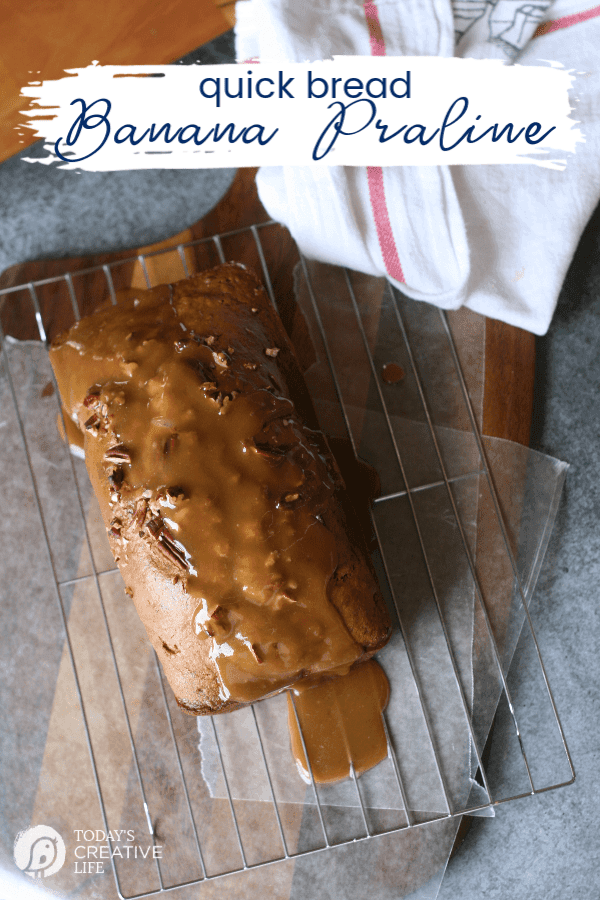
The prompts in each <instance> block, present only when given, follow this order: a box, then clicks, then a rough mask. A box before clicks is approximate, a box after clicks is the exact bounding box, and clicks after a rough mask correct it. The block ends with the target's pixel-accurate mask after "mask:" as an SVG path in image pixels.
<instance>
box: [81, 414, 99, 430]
mask: <svg viewBox="0 0 600 900" xmlns="http://www.w3.org/2000/svg"><path fill="white" fill-rule="evenodd" d="M83 427H84V428H85V429H86V430H87V431H93V430H95V431H98V429H99V428H100V419H99V417H98V416H97V415H96V413H94V414H93V415H91V416H90V417H89V419H87V420H86V421H85V422H84V424H83Z"/></svg>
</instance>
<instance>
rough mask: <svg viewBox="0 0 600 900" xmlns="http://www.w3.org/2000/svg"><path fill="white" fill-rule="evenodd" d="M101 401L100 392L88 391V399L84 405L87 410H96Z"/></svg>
mask: <svg viewBox="0 0 600 900" xmlns="http://www.w3.org/2000/svg"><path fill="white" fill-rule="evenodd" d="M99 400H100V391H97V390H94V391H88V395H87V397H86V398H85V399H84V401H83V405H84V406H85V407H86V409H95V408H96V406H97V405H98V402H99Z"/></svg>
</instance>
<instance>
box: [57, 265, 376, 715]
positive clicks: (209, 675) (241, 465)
mask: <svg viewBox="0 0 600 900" xmlns="http://www.w3.org/2000/svg"><path fill="white" fill-rule="evenodd" d="M50 355H51V361H52V365H53V367H54V371H55V374H56V378H57V381H58V386H59V390H60V394H61V399H62V404H63V408H64V411H65V415H66V416H67V417H69V418H70V419H71V420H72V421H73V422H74V423H75V424H76V425H77V426H78V427H79V429H80V430H81V432H82V433H83V436H84V449H85V458H86V465H87V469H88V472H89V475H90V479H91V481H92V485H93V488H94V490H95V493H96V495H97V497H98V500H99V503H100V508H101V512H102V516H103V518H104V522H105V525H106V528H107V531H108V536H109V540H110V543H111V548H112V551H113V553H114V556H115V559H116V561H117V563H118V566H119V568H120V570H121V573H122V575H123V579H124V581H125V585H126V593H127V594H129V595H130V596H131V597H132V599H133V602H134V604H135V606H136V608H137V611H138V613H139V616H140V618H141V620H142V622H143V623H144V625H145V627H146V629H147V632H148V636H149V638H150V640H151V642H152V645H153V647H154V649H155V650H156V653H157V654H158V657H159V659H160V661H161V664H162V666H163V668H164V671H165V674H166V677H167V679H168V681H169V683H170V685H171V687H172V689H173V691H174V693H175V696H176V698H177V702H178V703H179V705H180V706H181V707H182V708H183V709H184V710H185V711H186V712H189V713H192V714H195V715H201V714H206V713H216V712H225V711H228V710H231V709H235V708H236V707H238V706H240V705H243V704H245V703H249V702H252V701H254V700H257V699H261V698H262V697H265V696H268V695H270V694H272V693H275V692H277V691H280V690H283V689H284V688H286V687H289V686H290V685H292V684H296V683H298V682H299V681H300V680H301V679H310V680H311V681H313V680H315V679H317V678H319V677H322V676H324V675H335V674H343V673H344V672H346V671H348V670H349V669H350V668H351V667H352V666H354V665H355V664H357V663H358V662H360V661H363V660H365V659H367V658H368V657H369V656H371V655H372V654H373V653H374V652H375V651H376V650H377V649H379V648H380V647H381V646H383V644H384V643H385V642H386V640H387V638H388V635H389V631H390V622H389V617H388V613H387V610H386V607H385V604H384V601H383V599H382V596H381V593H380V590H379V587H378V585H377V581H376V578H375V575H374V572H373V569H372V566H371V562H370V559H369V556H368V553H367V551H366V548H365V544H364V540H363V538H362V536H361V533H360V528H359V526H358V522H357V520H356V516H355V514H354V512H353V510H352V506H351V504H350V503H349V502H348V496H347V493H346V489H345V486H344V484H343V481H342V479H341V476H340V474H339V471H338V468H337V466H336V463H335V461H334V459H333V457H332V455H331V453H330V451H329V448H328V445H327V442H326V440H325V438H324V437H323V435H322V434H321V432H319V431H318V430H316V428H315V423H314V421H312V420H311V406H310V401H309V400H308V398H307V394H306V389H305V386H304V382H303V378H302V374H301V372H300V369H299V366H298V363H297V361H296V358H295V356H294V352H293V349H292V347H291V344H290V342H289V340H288V338H287V335H286V332H285V330H284V328H283V326H282V324H281V321H280V319H279V317H278V315H277V314H276V312H275V311H274V310H273V308H272V306H271V303H270V301H269V299H268V297H267V295H266V293H265V291H264V290H263V288H262V286H261V285H260V282H259V281H258V279H257V278H256V277H255V276H254V275H253V274H252V273H251V272H250V271H249V270H247V269H246V268H244V267H243V266H241V265H237V264H227V265H221V266H218V267H216V268H214V269H211V270H209V271H206V272H203V273H202V274H199V275H196V276H194V277H192V278H188V279H186V280H184V281H179V282H177V283H175V284H172V285H161V286H160V287H158V288H155V289H152V290H148V291H139V292H137V293H136V292H134V291H130V292H129V296H128V297H127V298H126V299H124V300H123V301H122V302H119V304H118V305H117V306H113V305H110V304H107V305H104V306H103V307H102V308H100V309H99V310H98V311H97V312H95V313H94V314H93V315H91V316H89V317H87V318H86V319H83V320H81V321H80V322H78V323H76V324H75V325H74V326H73V327H72V328H71V329H70V331H68V332H67V333H65V334H63V335H61V336H60V337H59V338H58V339H57V340H56V341H55V343H54V344H53V346H52V349H51V354H50ZM307 683H308V682H307Z"/></svg>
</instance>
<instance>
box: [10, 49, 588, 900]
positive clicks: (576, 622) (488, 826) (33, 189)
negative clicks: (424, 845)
mask: <svg viewBox="0 0 600 900" xmlns="http://www.w3.org/2000/svg"><path fill="white" fill-rule="evenodd" d="M228 41H229V38H225V39H222V41H221V43H219V44H217V45H216V48H209V50H208V51H206V50H205V51H201V52H199V53H197V54H196V55H191V56H190V57H189V58H188V59H187V60H186V61H188V62H189V61H193V60H194V59H196V58H199V59H201V60H205V61H219V60H220V59H224V60H225V59H227V55H228V53H229V52H230V44H228V43H227V42H228ZM207 53H208V56H207V55H206V54H207ZM35 152H37V151H35ZM231 177H232V173H231V172H229V171H227V172H224V171H222V170H214V171H202V170H200V171H196V172H183V171H182V172H170V171H162V172H148V173H141V172H139V173H138V172H130V173H114V174H110V173H109V174H106V175H94V174H86V175H79V176H73V175H72V174H70V173H64V172H60V171H57V170H52V169H49V168H48V167H42V166H37V165H30V166H26V165H25V164H23V163H22V162H21V161H20V160H18V159H13V160H10V161H8V162H6V163H4V164H3V165H2V166H0V209H1V215H0V270H3V269H4V268H6V267H7V266H9V265H11V264H13V263H16V262H20V261H23V260H31V259H36V258H42V257H58V256H70V255H76V254H81V253H84V252H87V251H90V252H99V251H103V250H111V249H120V248H123V247H126V246H137V245H140V244H143V243H149V242H151V241H155V240H159V239H161V238H165V237H168V236H169V235H171V234H173V233H175V232H177V231H179V230H181V229H183V228H185V227H186V226H188V225H189V224H191V223H192V222H193V221H195V220H197V219H198V218H200V217H201V216H202V215H203V214H204V213H205V212H207V211H208V209H209V208H210V207H211V206H213V205H214V203H215V202H216V201H217V200H218V199H219V197H220V196H221V195H222V193H223V192H224V191H225V190H226V188H227V186H228V184H229V181H230V179H231ZM599 351H600V210H599V211H597V212H596V215H595V216H594V218H593V220H592V222H591V223H590V226H589V228H588V230H587V231H586V234H585V235H584V238H583V240H582V243H581V246H580V248H579V251H578V254H577V257H576V259H575V260H574V263H573V266H572V267H571V271H570V272H569V275H568V278H567V282H566V285H565V288H564V290H563V292H562V295H561V298H560V303H559V308H558V312H557V314H556V316H555V319H554V322H553V324H552V327H551V329H550V332H549V334H548V335H547V336H546V337H545V338H542V339H540V340H539V341H538V366H537V369H538V371H537V396H536V415H535V422H534V434H533V441H532V443H533V446H534V447H536V448H537V449H540V450H543V451H545V452H547V453H550V454H552V455H554V456H557V457H559V458H561V459H564V460H566V461H567V462H569V463H570V464H571V468H570V471H569V474H568V477H567V485H566V489H565V493H564V496H563V501H562V504H561V508H560V510H559V515H558V520H557V525H556V528H555V531H554V534H553V537H552V539H551V543H550V549H549V552H548V556H547V559H546V562H545V565H544V568H543V571H542V575H541V578H540V583H539V587H538V591H537V598H536V600H535V603H534V606H535V609H534V621H535V624H536V628H537V633H538V638H539V643H540V646H541V650H542V654H543V656H544V660H545V662H546V666H547V670H548V674H549V677H550V681H551V684H552V687H553V690H554V695H555V699H556V703H557V706H558V709H559V712H560V714H561V718H562V722H563V725H564V729H565V732H566V735H567V739H568V742H569V746H570V749H571V752H572V755H573V759H574V764H575V768H576V771H577V781H576V782H575V784H574V785H572V786H569V787H566V788H562V789H560V790H558V791H553V792H550V793H547V794H543V795H540V796H537V797H532V798H527V799H523V800H519V801H515V802H512V803H510V804H507V805H505V806H503V807H501V808H500V809H499V810H498V813H497V816H496V817H495V818H494V819H481V820H478V821H476V822H475V824H474V826H473V827H472V828H471V831H470V833H469V834H468V836H467V838H466V840H465V841H464V843H463V845H462V847H461V849H460V850H459V852H458V854H457V855H456V857H455V858H454V859H453V860H452V862H451V864H450V866H449V868H448V871H447V874H446V877H445V879H444V882H443V884H442V887H441V891H440V894H439V898H440V900H480V898H483V897H485V898H486V900H579V898H581V900H596V898H598V897H599V896H600V867H599V863H600V859H599V857H600V839H599V837H598V830H597V825H596V819H597V810H598V809H599V808H600V779H599V777H598V770H599V763H600V748H599V741H598V720H599V718H600V699H599V691H598V673H599V665H598V656H597V654H598V648H599V647H600V612H599V605H598V597H599V595H600V587H599V585H600V549H599V535H600V527H599V526H600V521H599V520H600V487H599V479H598V472H599V471H600V440H599V438H600V352H599ZM534 669H535V659H534V657H533V654H532V647H531V644H530V643H528V642H526V641H524V642H523V643H522V645H521V646H520V647H519V651H518V653H517V657H516V659H515V665H514V666H513V674H512V676H511V677H512V684H513V686H514V689H515V691H516V692H517V694H518V693H519V691H521V692H524V695H525V699H526V700H527V690H528V679H529V677H530V675H531V673H532V672H533V671H534ZM530 715H531V716H532V717H533V721H534V722H535V716H536V715H537V712H536V707H535V696H534V698H533V700H531V702H530ZM504 727H507V723H506V721H504V720H503V719H502V716H501V717H500V721H499V723H498V728H497V734H498V737H497V742H498V741H501V736H502V729H503V728H504ZM494 752H496V753H497V754H499V758H500V759H502V750H501V747H500V748H498V747H496V748H495V751H494ZM373 900H376V898H375V897H373Z"/></svg>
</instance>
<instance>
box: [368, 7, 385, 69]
mask: <svg viewBox="0 0 600 900" xmlns="http://www.w3.org/2000/svg"><path fill="white" fill-rule="evenodd" d="M363 9H364V11H365V18H366V20H367V28H368V29H369V43H370V45H371V56H385V41H384V40H383V32H382V31H381V23H380V22H379V13H378V11H377V7H376V6H375V4H374V3H373V0H366V2H365V3H364V4H363Z"/></svg>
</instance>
